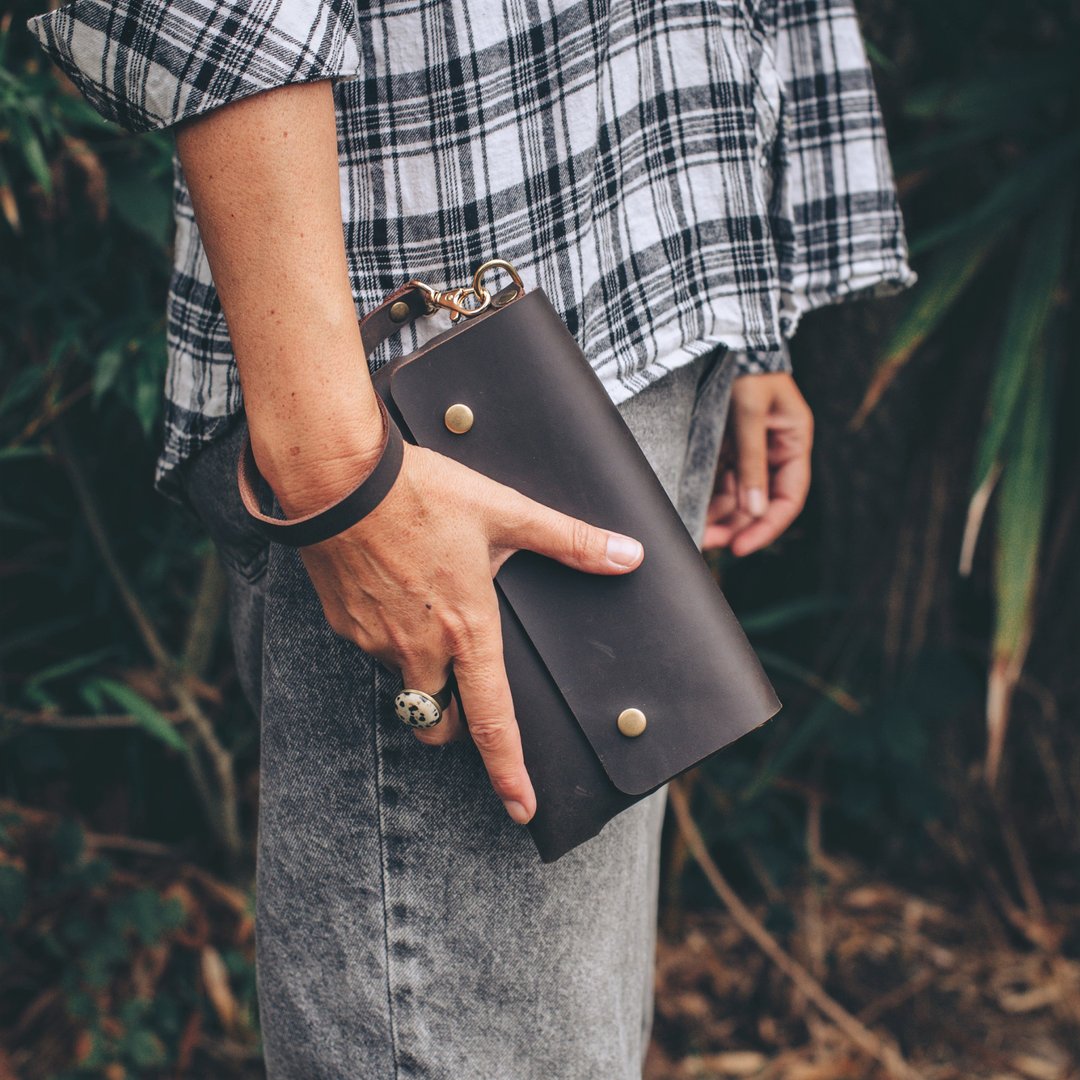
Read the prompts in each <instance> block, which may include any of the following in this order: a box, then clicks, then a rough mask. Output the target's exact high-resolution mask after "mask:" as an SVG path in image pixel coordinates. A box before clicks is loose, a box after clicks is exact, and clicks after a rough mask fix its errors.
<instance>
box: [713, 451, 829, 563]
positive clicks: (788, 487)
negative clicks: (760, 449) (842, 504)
mask: <svg viewBox="0 0 1080 1080" xmlns="http://www.w3.org/2000/svg"><path fill="white" fill-rule="evenodd" d="M809 487H810V459H809V458H808V457H802V456H800V457H796V458H792V459H791V460H790V461H786V462H784V464H783V465H781V466H779V467H778V468H777V469H776V470H775V471H774V472H773V477H772V498H771V499H770V500H769V506H768V509H767V510H766V511H765V513H764V514H763V515H762V516H761V517H759V518H756V519H755V520H753V521H751V522H749V523H748V524H746V525H745V526H744V527H743V528H741V529H739V530H738V532H737V533H736V534H735V535H734V537H733V538H732V540H731V551H732V554H734V555H739V556H742V555H749V554H751V553H752V552H754V551H758V550H760V549H761V548H763V547H767V546H768V545H769V544H771V543H772V542H773V541H774V540H775V539H776V538H777V537H778V536H780V534H781V533H783V532H784V530H785V529H787V527H788V526H789V525H790V524H791V523H792V522H793V521H794V520H795V519H796V518H797V517H798V516H799V514H800V513H801V512H802V508H803V506H804V505H805V504H806V494H807V491H808V489H809Z"/></svg>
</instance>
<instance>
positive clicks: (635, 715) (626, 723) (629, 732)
mask: <svg viewBox="0 0 1080 1080" xmlns="http://www.w3.org/2000/svg"><path fill="white" fill-rule="evenodd" d="M616 723H618V725H619V731H621V732H622V734H623V735H625V736H626V737H627V738H628V739H636V738H637V737H638V736H639V735H640V734H641V733H642V732H643V731H644V730H645V725H646V724H647V723H648V721H647V720H646V719H645V714H644V713H643V712H642V711H641V710H640V709H623V711H622V712H621V713H619V719H618V720H617V721H616Z"/></svg>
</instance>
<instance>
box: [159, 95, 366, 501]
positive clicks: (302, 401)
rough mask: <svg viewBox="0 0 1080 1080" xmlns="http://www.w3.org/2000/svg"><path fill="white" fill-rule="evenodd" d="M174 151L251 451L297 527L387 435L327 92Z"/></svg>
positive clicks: (199, 123)
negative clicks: (345, 223)
mask: <svg viewBox="0 0 1080 1080" xmlns="http://www.w3.org/2000/svg"><path fill="white" fill-rule="evenodd" d="M176 146H177V152H178V154H179V157H180V161H181V164H182V166H183V169H184V175H185V178H186V180H187V183H188V187H189V189H190V191H191V197H192V202H193V204H194V208H195V216H196V221H197V222H198V226H199V233H200V235H201V237H202V241H203V244H204V246H205V248H206V254H207V258H208V260H209V262H210V269H211V271H212V273H213V276H214V284H215V286H216V287H217V291H218V295H219V297H220V299H221V305H222V310H223V311H224V314H225V319H226V322H227V324H228V328H229V336H230V339H231V341H232V346H233V350H234V352H235V355H236V360H237V366H238V368H239V372H240V382H241V386H242V389H243V393H244V406H245V410H246V413H247V419H248V426H249V429H250V433H251V442H252V448H253V450H254V453H255V458H256V461H257V463H258V465H259V469H260V471H261V472H262V473H263V475H264V476H265V477H266V478H267V480H268V481H269V482H270V485H271V487H273V489H274V491H275V492H276V494H277V495H278V497H279V499H280V500H281V503H282V506H283V508H284V509H285V510H286V512H287V513H300V512H304V511H306V510H309V509H312V508H314V507H315V506H317V505H321V504H322V503H325V502H327V501H328V500H330V499H334V498H337V497H338V496H340V495H343V494H344V493H345V492H346V491H347V490H348V488H349V487H350V486H351V483H354V482H355V477H356V476H358V475H361V473H362V472H363V470H364V469H366V468H367V467H368V465H370V463H371V461H372V458H373V455H374V454H375V453H377V450H378V446H379V441H380V436H381V426H380V419H379V413H378V408H377V404H376V401H375V396H374V390H373V389H372V386H371V380H370V377H369V375H368V369H367V362H366V359H365V356H364V350H363V345H362V343H361V340H360V331H359V326H358V324H357V319H356V312H355V308H354V305H353V299H352V293H351V289H350V287H349V277H348V269H347V263H346V258H345V244H344V237H343V232H342V223H341V204H340V193H339V186H338V184H339V179H338V151H337V133H336V126H335V119H334V105H333V96H332V86H331V83H330V82H329V81H328V80H320V81H317V82H312V83H304V84H297V85H290V86H284V87H280V88H278V89H274V90H271V91H268V92H265V93H260V94H256V95H254V96H252V97H249V98H244V99H242V100H240V101H236V102H232V103H231V104H228V105H225V106H223V107H221V108H219V109H215V110H213V111H212V112H209V113H206V114H205V115H203V116H200V117H198V118H196V119H194V120H192V121H190V122H188V123H185V124H181V125H179V126H178V127H177V132H176Z"/></svg>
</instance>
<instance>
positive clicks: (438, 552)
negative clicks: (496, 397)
mask: <svg viewBox="0 0 1080 1080" xmlns="http://www.w3.org/2000/svg"><path fill="white" fill-rule="evenodd" d="M320 497H321V496H320ZM316 501H317V500H316ZM290 502H292V505H291V506H290V505H289V503H290ZM282 506H283V509H285V511H286V513H289V514H293V513H296V512H301V511H302V509H303V508H302V507H299V506H297V504H296V503H295V502H294V501H292V500H284V499H283V500H282ZM521 548H528V549H529V550H531V551H536V552H539V553H540V554H541V555H547V556H550V557H551V558H553V559H558V560H559V561H560V562H562V563H565V564H566V565H567V566H572V567H574V568H576V569H578V570H584V571H586V572H587V573H593V574H623V573H626V572H627V571H629V570H633V569H634V568H635V567H637V566H638V564H639V563H640V562H641V560H642V557H643V552H642V548H641V544H639V543H638V542H637V541H636V540H632V539H630V538H628V537H625V536H621V535H619V534H617V533H609V532H607V531H606V530H604V529H598V528H594V527H593V526H591V525H587V524H586V523H585V522H583V521H579V520H577V519H576V518H571V517H568V516H566V515H565V514H561V513H559V512H558V511H556V510H552V509H551V508H550V507H546V506H543V505H541V504H540V503H537V502H534V501H533V500H532V499H529V498H528V497H526V496H525V495H522V494H521V493H520V492H518V491H515V490H514V489H513V488H510V487H507V486H505V485H503V484H499V483H497V482H496V481H494V480H490V479H488V478H487V477H485V476H483V475H482V474H480V473H478V472H475V471H474V470H472V469H469V468H467V467H466V466H464V465H461V464H459V463H458V462H456V461H453V460H452V459H450V458H447V457H444V456H443V455H441V454H438V453H436V452H434V451H432V450H427V449H424V448H422V447H417V446H413V445H412V444H409V443H406V444H405V458H404V462H403V464H402V468H401V473H400V475H399V476H398V479H397V481H396V482H395V483H394V486H393V487H392V488H391V490H390V492H389V494H388V495H387V496H386V498H385V499H384V500H383V501H382V502H381V503H380V504H379V505H378V506H377V507H376V508H375V509H374V510H373V511H372V512H371V513H370V514H368V515H367V516H366V517H365V518H363V519H362V520H361V521H359V522H357V524H355V525H354V526H352V528H350V529H347V530H346V531H345V532H343V533H340V534H339V535H337V536H334V537H331V538H330V539H329V540H325V541H323V542H322V543H320V544H314V545H312V546H310V547H306V548H303V549H301V557H302V559H303V561H304V565H305V566H306V567H307V571H308V573H309V575H310V576H311V580H312V582H313V583H314V585H315V589H316V591H317V592H318V594H319V598H320V600H321V601H322V605H323V610H324V611H325V612H326V617H327V619H328V620H329V622H330V625H331V626H332V627H333V629H334V630H335V631H336V632H337V633H338V634H340V635H341V636H342V637H345V638H347V639H348V640H350V641H352V642H354V643H355V644H357V645H359V646H360V647H361V648H362V649H364V650H365V651H366V652H369V653H371V654H372V655H374V656H376V657H377V658H378V659H380V660H382V661H383V662H384V663H385V664H386V665H387V666H389V667H391V668H399V669H400V670H401V673H402V677H403V679H404V681H405V685H406V686H407V687H414V688H416V689H419V690H425V691H427V692H429V693H434V692H435V691H436V690H438V689H439V688H440V687H442V686H443V685H444V683H445V682H446V680H447V677H448V675H449V672H450V668H451V665H452V666H453V670H454V675H455V677H456V680H457V689H458V693H459V694H460V697H461V704H462V706H463V708H464V710H465V713H466V715H467V717H468V729H469V734H470V735H471V736H472V739H473V742H474V743H475V744H476V747H477V749H478V750H479V751H480V754H481V756H482V757H483V759H484V764H485V766H486V767H487V771H488V775H489V777H490V778H491V783H492V786H493V787H494V788H495V791H496V793H497V794H498V795H499V797H500V798H501V799H502V801H503V803H504V805H505V806H506V810H507V813H509V815H510V817H511V818H513V820H514V821H516V822H518V823H519V824H524V823H525V822H527V821H528V820H529V819H530V818H531V817H532V816H533V814H534V813H535V811H536V796H535V794H534V792H533V788H532V784H531V782H530V780H529V776H528V773H527V772H526V769H525V764H524V760H523V758H522V752H521V738H520V735H519V733H518V727H517V722H516V720H515V718H514V703H513V700H512V699H511V696H510V686H509V684H508V682H507V679H506V669H505V667H504V664H503V645H502V628H501V625H500V621H499V605H498V599H497V595H496V592H495V586H494V583H493V578H494V577H495V574H496V573H497V571H498V570H499V567H501V566H502V564H503V563H504V562H505V561H506V560H507V559H508V558H509V557H510V556H511V555H512V554H513V553H514V552H515V551H517V550H519V549H521ZM461 729H462V724H461V718H460V716H459V714H458V709H457V702H456V701H455V702H454V704H453V705H452V706H451V708H450V709H449V710H448V713H447V716H446V717H445V719H444V720H443V721H442V722H441V723H440V724H439V725H438V726H437V727H434V728H430V729H426V730H425V729H417V730H416V731H414V734H415V735H416V737H417V738H418V739H420V740H421V741H422V742H425V743H429V744H441V743H445V742H448V741H449V740H450V739H452V738H455V737H456V736H457V735H459V734H460V733H461Z"/></svg>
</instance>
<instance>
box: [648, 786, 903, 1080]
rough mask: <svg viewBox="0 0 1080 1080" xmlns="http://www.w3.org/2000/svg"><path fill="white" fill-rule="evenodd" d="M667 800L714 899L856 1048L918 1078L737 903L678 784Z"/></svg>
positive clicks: (895, 1051)
mask: <svg viewBox="0 0 1080 1080" xmlns="http://www.w3.org/2000/svg"><path fill="white" fill-rule="evenodd" d="M669 799H670V801H671V806H672V809H673V810H674V812H675V818H676V820H677V822H678V825H679V831H680V833H682V836H683V838H684V839H685V841H686V846H687V848H688V849H689V851H690V854H691V855H692V856H693V857H694V860H695V861H696V862H697V864H698V866H700V867H701V869H702V872H703V873H704V874H705V877H706V878H707V879H708V881H709V884H710V885H712V887H713V889H714V890H715V891H716V895H717V896H718V897H719V898H720V900H721V901H722V902H723V904H724V906H725V907H726V908H727V909H728V911H729V912H730V913H731V916H732V918H733V919H734V920H735V922H736V923H737V924H738V926H739V928H740V929H741V930H742V931H743V933H744V934H746V936H747V937H749V938H750V939H751V940H752V941H753V942H754V944H755V945H757V946H758V948H759V949H761V951H762V952H763V953H764V954H765V955H766V956H767V957H768V958H769V960H771V961H772V962H773V963H774V964H775V965H776V966H777V968H779V969H780V971H782V972H783V973H784V974H785V975H786V976H787V977H788V978H789V979H791V981H792V982H793V983H794V984H795V987H796V988H797V989H798V990H799V992H800V993H802V994H803V995H804V996H805V997H806V999H807V1000H808V1001H810V1002H812V1003H813V1004H814V1005H815V1006H816V1007H817V1009H818V1010H819V1011H820V1012H821V1013H822V1014H823V1015H824V1016H825V1017H826V1018H827V1019H828V1020H830V1021H831V1022H832V1023H833V1024H834V1025H835V1026H836V1027H837V1028H838V1029H839V1030H840V1031H842V1032H843V1033H844V1035H846V1036H847V1038H849V1039H850V1040H851V1041H852V1042H853V1043H854V1044H855V1045H856V1046H857V1047H858V1048H859V1049H860V1050H862V1051H863V1052H864V1053H865V1054H868V1055H869V1056H870V1057H872V1058H873V1059H874V1060H875V1061H879V1062H880V1063H881V1064H882V1065H883V1066H884V1067H885V1068H886V1069H887V1070H888V1072H889V1073H890V1074H891V1075H892V1076H894V1077H897V1078H898V1080H922V1077H921V1074H919V1073H918V1072H916V1071H915V1070H914V1069H913V1068H912V1067H911V1066H910V1065H909V1064H908V1063H907V1062H906V1061H905V1060H904V1058H903V1056H902V1055H901V1053H900V1051H899V1050H898V1049H897V1048H896V1047H895V1046H892V1045H890V1044H889V1043H888V1042H886V1041H885V1040H884V1039H882V1038H881V1037H880V1036H878V1035H875V1034H874V1032H872V1031H871V1030H870V1029H869V1028H867V1027H866V1025H865V1024H862V1023H860V1022H859V1021H858V1020H857V1019H856V1018H855V1017H854V1016H852V1014H851V1013H849V1012H848V1011H847V1009H845V1008H844V1007H843V1006H842V1005H841V1004H840V1003H839V1002H838V1001H836V1000H835V998H833V997H832V996H831V995H830V994H829V993H828V992H827V991H826V990H825V988H824V987H823V986H822V985H821V983H819V982H818V981H817V980H816V979H815V978H814V977H813V976H812V975H811V974H810V972H808V971H807V970H806V968H804V967H803V966H802V965H801V964H800V963H799V962H798V961H797V960H795V959H793V958H792V957H791V956H790V955H789V954H788V953H787V952H785V951H784V949H783V948H782V947H781V945H780V943H779V942H778V941H777V940H776V938H775V937H773V935H772V934H770V933H769V931H768V930H766V929H765V927H764V926H763V925H762V924H761V922H760V921H759V920H758V919H757V918H755V916H754V914H753V912H751V911H750V909H749V908H748V907H747V906H746V905H745V904H744V903H743V902H742V900H740V899H739V896H738V894H737V893H736V892H735V890H734V889H733V888H732V887H731V886H730V885H729V884H728V882H727V879H726V878H725V877H724V875H723V874H721V872H720V869H719V867H718V866H717V865H716V862H715V861H714V860H713V858H712V856H711V855H710V854H709V851H708V848H707V847H706V846H705V841H704V839H703V838H702V836H701V832H700V830H699V829H698V827H697V825H696V823H695V822H694V818H693V815H692V814H691V813H690V806H689V803H688V802H687V799H686V795H685V794H684V793H683V791H682V789H681V788H680V786H679V784H678V783H673V784H671V785H670V788H669Z"/></svg>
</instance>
